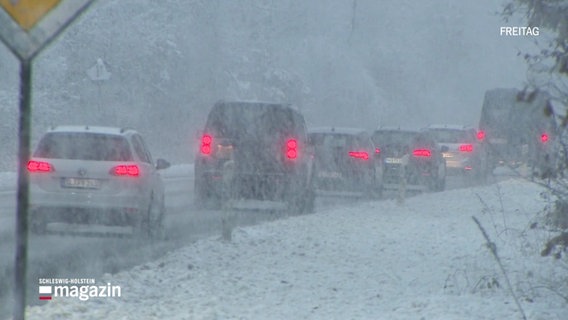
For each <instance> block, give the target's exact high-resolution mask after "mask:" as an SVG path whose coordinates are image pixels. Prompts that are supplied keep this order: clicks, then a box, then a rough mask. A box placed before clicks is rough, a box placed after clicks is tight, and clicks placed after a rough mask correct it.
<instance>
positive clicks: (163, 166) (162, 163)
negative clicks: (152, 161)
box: [156, 159, 171, 170]
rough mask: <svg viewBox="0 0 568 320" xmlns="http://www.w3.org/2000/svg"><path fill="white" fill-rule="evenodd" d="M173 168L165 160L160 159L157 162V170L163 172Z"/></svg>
mask: <svg viewBox="0 0 568 320" xmlns="http://www.w3.org/2000/svg"><path fill="white" fill-rule="evenodd" d="M170 166H171V164H170V163H169V162H168V161H166V160H164V159H158V160H156V169H157V170H162V169H167V168H169V167H170Z"/></svg>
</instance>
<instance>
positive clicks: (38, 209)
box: [27, 126, 170, 236]
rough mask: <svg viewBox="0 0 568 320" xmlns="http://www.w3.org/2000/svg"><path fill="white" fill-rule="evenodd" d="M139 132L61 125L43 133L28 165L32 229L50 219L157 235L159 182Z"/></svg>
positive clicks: (161, 164) (161, 204) (162, 164)
mask: <svg viewBox="0 0 568 320" xmlns="http://www.w3.org/2000/svg"><path fill="white" fill-rule="evenodd" d="M169 165H170V164H169V163H168V162H167V161H165V160H163V159H157V161H156V162H155V163H154V161H153V160H152V157H151V155H150V152H149V151H148V148H147V147H146V144H145V143H144V140H143V139H142V136H141V135H140V134H139V133H138V132H136V131H134V130H132V129H121V128H109V127H91V126H61V127H55V128H52V129H51V130H49V131H48V132H46V133H45V135H44V136H43V137H42V138H41V140H40V141H39V143H38V145H37V148H36V149H35V152H34V153H33V156H32V158H31V159H30V161H29V162H28V165H27V169H28V172H29V174H30V212H31V215H30V216H31V219H30V223H31V228H32V231H34V232H36V233H43V232H45V231H46V228H47V226H48V224H49V223H53V222H63V223H70V224H96V225H107V226H108V225H112V226H127V227H132V230H133V231H134V232H139V233H140V234H141V235H149V236H154V235H158V234H159V233H160V232H161V230H162V228H163V219H164V214H165V199H164V186H163V182H162V179H161V177H160V173H159V170H160V169H165V168H167V167H169Z"/></svg>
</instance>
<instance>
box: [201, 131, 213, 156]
mask: <svg viewBox="0 0 568 320" xmlns="http://www.w3.org/2000/svg"><path fill="white" fill-rule="evenodd" d="M212 143H213V137H211V136H210V135H208V134H204V135H203V137H201V148H200V150H201V153H203V154H211V144H212Z"/></svg>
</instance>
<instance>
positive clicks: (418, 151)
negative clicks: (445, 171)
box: [412, 149, 432, 157]
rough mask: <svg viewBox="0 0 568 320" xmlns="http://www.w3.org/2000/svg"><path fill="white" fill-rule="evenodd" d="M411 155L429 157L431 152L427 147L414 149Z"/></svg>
mask: <svg viewBox="0 0 568 320" xmlns="http://www.w3.org/2000/svg"><path fill="white" fill-rule="evenodd" d="M412 155H413V156H415V157H430V156H432V153H431V152H430V150H428V149H416V150H414V151H412Z"/></svg>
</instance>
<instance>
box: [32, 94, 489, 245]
mask: <svg viewBox="0 0 568 320" xmlns="http://www.w3.org/2000/svg"><path fill="white" fill-rule="evenodd" d="M476 137H477V138H478V135H477V132H476V131H475V130H473V129H471V128H464V127H455V126H431V127H428V128H425V129H421V130H411V129H400V128H394V127H390V128H389V127H379V128H378V129H377V130H375V131H374V132H373V133H372V134H369V133H367V131H365V130H364V129H360V128H340V127H318V128H310V129H308V128H307V126H306V123H305V120H304V117H303V115H302V114H301V112H299V110H298V109H296V108H295V107H294V106H292V105H289V104H281V103H273V102H251V101H219V102H217V103H216V104H215V105H214V106H213V108H212V109H211V110H210V112H209V115H208V117H207V120H206V123H205V126H204V128H203V131H201V132H200V144H199V150H198V152H197V154H196V157H195V161H194V170H195V177H194V178H195V179H194V181H195V182H194V193H195V199H194V202H195V204H196V205H197V206H203V207H209V206H213V207H222V206H230V205H231V204H234V202H235V201H239V200H243V199H245V200H249V199H250V200H260V201H269V202H279V203H284V204H285V205H286V207H287V209H288V210H290V211H294V212H299V213H304V212H310V211H312V210H313V208H314V203H315V197H316V194H320V195H328V196H338V195H339V196H356V197H365V198H380V197H381V196H382V194H383V190H385V189H398V188H399V187H400V186H401V183H404V184H405V185H406V187H407V188H408V189H415V190H422V191H440V190H443V189H444V188H445V181H446V175H447V174H448V173H451V172H460V173H462V174H474V175H477V176H484V175H486V174H487V172H488V171H487V170H488V165H487V160H486V157H485V156H484V151H483V150H484V148H483V144H482V143H481V142H480V141H479V139H476ZM169 166H170V164H169V163H168V162H167V161H166V160H163V159H157V160H156V161H154V160H153V158H152V156H151V154H150V152H149V150H148V148H147V146H146V143H145V142H144V139H143V138H142V136H141V135H140V133H138V132H136V131H135V130H133V129H124V128H110V127H90V126H59V127H54V128H52V129H50V130H48V131H47V132H46V133H45V134H44V136H43V137H42V138H41V139H40V141H39V143H38V145H37V147H36V149H35V152H34V153H33V157H32V159H31V160H30V161H29V162H28V164H27V169H28V172H29V175H30V182H31V187H30V191H31V198H30V199H31V201H30V204H31V219H30V221H31V227H32V230H33V231H35V232H37V233H43V232H45V231H46V228H47V225H48V224H49V223H52V222H65V223H79V224H102V225H113V226H129V227H133V229H134V230H135V231H136V232H138V233H140V234H143V235H148V236H156V235H159V234H161V233H163V221H164V215H165V207H166V206H165V195H164V186H163V182H162V180H161V177H160V170H162V169H165V168H168V167H169Z"/></svg>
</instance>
